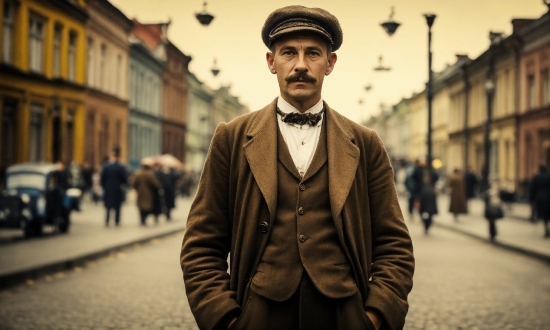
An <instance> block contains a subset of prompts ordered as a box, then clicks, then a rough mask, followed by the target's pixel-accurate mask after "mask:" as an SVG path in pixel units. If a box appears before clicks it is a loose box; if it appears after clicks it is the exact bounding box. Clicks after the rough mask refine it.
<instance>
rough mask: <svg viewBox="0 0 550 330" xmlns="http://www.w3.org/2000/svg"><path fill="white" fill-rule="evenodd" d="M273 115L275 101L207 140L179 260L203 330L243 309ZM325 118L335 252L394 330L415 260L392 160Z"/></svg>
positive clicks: (257, 241) (355, 130)
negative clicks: (339, 249) (338, 247)
mask: <svg viewBox="0 0 550 330" xmlns="http://www.w3.org/2000/svg"><path fill="white" fill-rule="evenodd" d="M275 107H276V100H275V101H273V102H272V103H271V104H270V105H268V106H267V107H265V108H263V109H262V110H259V111H255V112H252V113H249V114H246V115H243V116H240V117H238V118H236V119H234V120H233V121H231V122H229V123H222V124H220V125H219V126H218V127H217V129H216V132H215V134H214V137H213V139H212V142H211V145H210V150H209V153H208V156H207V159H206V162H205V165H204V169H203V173H202V175H201V179H200V181H199V187H198V190H197V194H196V196H195V200H194V201H193V204H192V206H191V211H190V213H189V217H188V220H187V228H186V233H185V236H184V239H183V245H182V250H181V256H180V262H181V267H182V270H183V278H184V282H185V289H186V293H187V298H188V300H189V305H190V307H191V311H192V313H193V315H194V316H195V319H196V321H197V324H198V326H199V327H200V328H201V329H211V328H213V327H215V326H216V325H217V324H218V323H219V322H220V320H221V319H222V318H223V317H224V316H226V315H227V314H228V313H230V312H232V311H235V310H238V309H240V308H241V306H243V305H244V303H245V302H244V301H243V300H244V297H245V293H246V292H247V289H248V286H249V282H250V279H251V278H252V277H253V275H254V273H255V270H256V267H257V265H258V263H259V261H260V258H261V256H262V254H263V251H264V249H265V246H266V243H267V240H268V237H269V234H270V230H271V228H272V226H271V224H272V223H273V221H274V218H275V209H276V207H277V193H278V192H277V186H278V185H277V179H278V178H277V130H278V127H277V118H276V111H275ZM325 109H326V112H325V116H326V117H325V120H326V121H327V123H326V125H327V126H326V127H327V154H328V179H329V199H330V207H331V212H332V217H333V220H334V225H335V226H336V229H337V233H338V238H339V241H340V244H341V246H342V249H343V250H344V253H345V254H346V257H347V258H348V261H349V262H350V264H351V267H352V272H353V276H354V280H355V282H356V284H357V288H358V290H359V291H360V293H361V295H362V298H363V301H364V305H365V308H374V309H376V310H378V311H379V312H380V313H381V314H382V316H383V317H384V319H385V326H384V327H385V328H388V329H400V328H402V327H403V325H404V323H405V316H406V314H407V310H408V303H407V296H408V293H409V292H410V290H411V289H412V276H413V271H414V257H413V253H412V242H411V239H410V236H409V233H408V230H407V227H406V225H405V223H404V220H403V216H402V213H401V209H400V207H399V203H398V200H397V194H396V189H395V185H394V180H393V170H392V168H391V165H390V161H389V158H388V155H387V153H386V150H385V148H384V146H383V144H382V142H381V141H380V138H379V137H378V136H377V134H376V133H375V132H374V131H372V130H371V129H368V128H366V127H364V126H361V125H358V124H356V123H354V122H352V121H351V120H349V119H347V118H345V117H343V116H342V115H340V114H339V113H337V112H336V111H335V110H333V109H331V108H330V107H329V106H328V105H327V104H325ZM228 254H230V263H231V265H230V272H229V273H228V272H227V270H228V262H227V260H228ZM322 257H323V256H322V255H319V258H322Z"/></svg>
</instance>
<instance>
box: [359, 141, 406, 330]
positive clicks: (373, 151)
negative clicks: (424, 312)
mask: <svg viewBox="0 0 550 330" xmlns="http://www.w3.org/2000/svg"><path fill="white" fill-rule="evenodd" d="M368 169H369V174H368V191H369V204H370V217H371V223H372V224H371V226H372V259H373V260H372V269H371V274H370V275H371V280H370V282H369V295H368V296H367V299H366V302H365V307H366V308H373V309H376V310H378V311H379V312H380V313H381V314H382V316H383V317H384V326H383V328H385V329H402V328H403V326H404V324H405V316H406V315H407V311H408V308H409V305H408V302H407V296H408V294H409V292H410V291H411V289H412V278H413V272H414V257H413V247H412V241H411V238H410V236H409V232H408V230H407V226H406V225H405V221H404V219H403V215H402V213H401V208H400V206H399V201H398V199H397V192H396V190H395V185H394V182H393V175H392V173H393V170H392V168H391V164H390V161H389V157H388V154H387V152H386V149H385V148H384V146H383V144H382V141H381V140H380V138H379V137H378V136H377V135H376V133H374V132H373V134H372V138H371V148H370V155H369V164H368Z"/></svg>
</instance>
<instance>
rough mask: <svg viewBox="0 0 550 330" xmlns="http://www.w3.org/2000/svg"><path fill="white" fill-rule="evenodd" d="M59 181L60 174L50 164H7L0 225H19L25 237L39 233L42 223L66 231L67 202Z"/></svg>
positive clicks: (67, 227)
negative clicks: (8, 165)
mask: <svg viewBox="0 0 550 330" xmlns="http://www.w3.org/2000/svg"><path fill="white" fill-rule="evenodd" d="M62 180H63V173H62V172H60V171H58V169H57V167H56V166H55V165H54V164H51V163H25V164H17V165H13V166H10V167H9V168H8V169H7V171H6V176H5V183H4V187H5V190H4V191H2V193H1V194H0V228H21V229H22V230H23V231H24V233H25V236H26V237H31V236H35V235H41V234H42V228H43V226H44V225H52V226H54V227H55V229H56V230H57V231H59V232H61V233H66V232H67V231H68V230H69V226H70V223H71V222H70V213H71V207H70V204H71V203H70V199H69V200H68V196H67V194H66V192H65V189H64V187H63V186H62V184H61V182H62Z"/></svg>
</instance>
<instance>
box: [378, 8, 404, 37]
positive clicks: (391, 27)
mask: <svg viewBox="0 0 550 330" xmlns="http://www.w3.org/2000/svg"><path fill="white" fill-rule="evenodd" d="M393 15H395V10H394V8H393V7H391V13H390V18H389V19H388V20H387V21H385V22H384V23H382V24H380V25H381V26H382V27H383V28H384V30H385V31H386V33H387V34H388V35H389V36H390V37H391V36H392V35H393V34H394V33H395V31H396V30H397V28H398V27H399V25H401V24H400V23H397V22H396V21H394V20H393Z"/></svg>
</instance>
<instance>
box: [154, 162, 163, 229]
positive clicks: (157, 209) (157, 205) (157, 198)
mask: <svg viewBox="0 0 550 330" xmlns="http://www.w3.org/2000/svg"><path fill="white" fill-rule="evenodd" d="M152 164H153V173H154V174H155V177H156V178H157V181H158V182H159V188H158V189H156V190H155V193H154V194H153V211H152V213H153V216H154V218H155V223H158V222H159V216H160V215H161V214H162V213H163V211H164V209H165V208H164V190H163V189H162V181H161V180H162V176H163V174H162V172H161V164H160V163H159V162H158V160H156V159H153V162H152Z"/></svg>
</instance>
